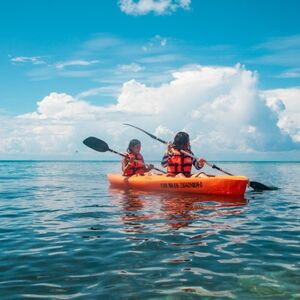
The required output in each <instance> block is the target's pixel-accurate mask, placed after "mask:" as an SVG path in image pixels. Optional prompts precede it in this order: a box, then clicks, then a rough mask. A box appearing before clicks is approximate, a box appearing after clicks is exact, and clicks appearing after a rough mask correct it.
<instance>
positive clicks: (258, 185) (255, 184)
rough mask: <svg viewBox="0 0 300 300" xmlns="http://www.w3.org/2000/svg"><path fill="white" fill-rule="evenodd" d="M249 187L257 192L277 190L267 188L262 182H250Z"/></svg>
mask: <svg viewBox="0 0 300 300" xmlns="http://www.w3.org/2000/svg"><path fill="white" fill-rule="evenodd" d="M249 185H250V186H251V187H252V188H253V189H254V190H255V191H271V190H277V189H278V188H276V187H269V186H266V185H264V184H262V183H260V182H257V181H250V183H249Z"/></svg>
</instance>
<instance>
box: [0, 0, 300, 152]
mask: <svg viewBox="0 0 300 300" xmlns="http://www.w3.org/2000/svg"><path fill="white" fill-rule="evenodd" d="M158 4H161V6H160V8H161V10H158V6H157V5H158ZM130 9H132V10H131V11H130ZM133 9H135V10H133ZM299 11H300V2H299V1H296V0H289V1H282V0H274V1H269V0H266V1H258V0H251V1H250V0H249V1H246V0H245V1H236V0H228V1H224V0H210V1H201V0H197V1H196V0H160V1H154V0H142V1H130V0H124V1H117V0H116V1H114V0H102V1H96V0H93V1H92V0H86V1H83V0H73V1H68V0H60V1H58V0H51V1H49V0H43V1H39V0H35V1H33V0H29V1H21V0H19V1H15V0H11V1H1V4H0V44H1V51H0V63H1V68H0V82H1V92H0V114H1V116H2V117H3V118H6V119H5V120H6V121H7V120H8V119H7V118H14V117H18V116H19V115H23V114H28V113H33V112H36V111H37V102H39V101H41V100H42V99H44V98H45V97H47V96H48V95H50V93H57V94H60V93H65V94H67V95H70V96H72V97H74V98H75V99H80V100H81V101H86V102H87V103H88V104H90V105H94V106H100V107H107V106H109V105H113V104H115V103H116V101H117V99H119V98H120V99H121V98H122V97H121V96H122V88H123V86H124V83H126V82H129V81H130V80H136V81H138V82H139V83H141V84H144V85H145V86H146V87H153V88H155V87H157V88H158V87H161V86H162V85H164V84H169V83H170V82H171V81H172V78H173V75H172V74H173V73H174V72H178V71H179V72H181V71H182V72H183V71H184V70H187V69H191V68H193V66H198V65H201V66H217V67H219V68H222V67H234V66H236V65H237V64H240V65H241V66H242V68H244V69H245V70H249V71H250V72H252V73H253V74H256V75H255V76H256V79H255V80H256V89H257V93H259V92H260V91H266V90H279V89H281V90H282V89H288V90H289V89H293V88H298V87H299V86H300V18H299ZM220 70H221V69H220ZM293 95H294V94H293ZM293 97H294V96H293ZM289 99H290V98H289ZM293 99H294V98H293ZM281 100H282V99H281ZM283 100H284V105H285V106H286V107H287V105H289V104H287V103H291V102H292V101H294V100H285V98H284V99H283ZM270 101H271V100H269V102H268V103H270ZM293 103H294V102H293ZM297 107H298V106H297ZM287 110H288V109H286V111H287ZM281 117H282V118H281V119H280V117H278V118H279V120H281V121H282V122H281V123H282V124H283V125H282V127H280V129H281V130H282V129H283V128H284V130H286V131H287V130H289V132H295V130H296V133H294V136H293V139H294V141H295V139H296V142H297V138H295V136H297V135H298V127H297V126H298V125H297V126H296V127H295V128H293V129H290V125H287V122H284V120H285V119H284V118H283V116H282V115H281ZM284 117H285V118H286V115H285V116H284ZM277 121H278V120H277ZM159 125H161V124H160V123H159V121H157V126H156V127H153V130H154V129H157V127H158V126H159ZM7 132H8V131H7ZM295 134H296V135H295ZM296 148H297V147H296ZM3 151H4V150H3ZM5 151H7V150H5ZM5 151H4V152H5ZM264 151H266V149H264ZM20 153H22V150H20ZM24 153H25V152H24ZM18 155H21V154H18ZM57 155H59V153H57ZM21 156H22V155H21ZM3 157H5V153H4V154H3ZM296 157H297V155H296Z"/></svg>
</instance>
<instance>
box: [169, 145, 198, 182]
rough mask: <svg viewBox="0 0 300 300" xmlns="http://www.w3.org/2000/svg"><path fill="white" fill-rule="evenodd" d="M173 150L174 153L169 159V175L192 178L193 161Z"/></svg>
mask: <svg viewBox="0 0 300 300" xmlns="http://www.w3.org/2000/svg"><path fill="white" fill-rule="evenodd" d="M172 150H173V153H172V154H171V155H170V156H169V158H168V167H167V172H168V174H170V175H173V176H175V175H177V174H179V173H182V174H183V175H185V176H188V177H189V176H191V171H192V164H193V159H192V158H191V157H190V156H188V155H186V154H184V153H181V152H180V151H179V150H177V149H174V148H173V149H172Z"/></svg>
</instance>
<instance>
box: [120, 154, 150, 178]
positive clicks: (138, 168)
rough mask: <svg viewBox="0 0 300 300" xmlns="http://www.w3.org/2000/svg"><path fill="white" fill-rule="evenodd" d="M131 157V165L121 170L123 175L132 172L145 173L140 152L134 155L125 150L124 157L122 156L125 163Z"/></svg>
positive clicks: (131, 173) (128, 174) (132, 173)
mask: <svg viewBox="0 0 300 300" xmlns="http://www.w3.org/2000/svg"><path fill="white" fill-rule="evenodd" d="M132 158H134V162H133V165H132V166H131V167H129V168H128V169H127V170H126V171H125V172H123V176H131V175H134V174H144V173H145V168H144V159H143V156H142V155H141V154H137V155H135V154H133V153H130V152H127V153H126V157H125V158H124V160H125V162H126V164H127V163H128V162H129V160H130V159H132ZM125 166H126V165H125Z"/></svg>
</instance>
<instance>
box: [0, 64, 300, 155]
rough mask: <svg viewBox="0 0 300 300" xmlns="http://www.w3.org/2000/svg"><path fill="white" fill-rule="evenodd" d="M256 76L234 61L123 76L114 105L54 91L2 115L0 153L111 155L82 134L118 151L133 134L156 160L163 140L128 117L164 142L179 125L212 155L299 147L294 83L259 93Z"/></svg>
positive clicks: (299, 106) (298, 95) (298, 94)
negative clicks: (163, 74) (28, 108)
mask: <svg viewBox="0 0 300 300" xmlns="http://www.w3.org/2000/svg"><path fill="white" fill-rule="evenodd" d="M257 81H258V75H257V74H256V73H255V72H252V71H249V70H247V69H245V68H243V67H241V66H240V65H236V66H234V67H220V66H199V65H198V66H192V67H189V68H184V69H180V70H178V71H175V72H173V78H172V80H170V81H169V82H168V83H164V84H161V85H159V86H156V87H152V86H147V85H145V84H143V83H141V82H139V81H137V80H135V79H132V80H129V81H126V82H124V84H123V86H122V88H121V91H120V93H119V95H118V97H117V99H116V102H115V103H113V104H110V105H106V106H104V105H100V104H99V105H96V104H90V103H89V102H87V101H85V100H82V99H78V98H75V97H73V96H71V95H68V94H66V93H55V92H53V93H50V94H49V95H48V96H46V97H44V98H43V99H42V100H41V101H39V102H38V103H37V109H36V111H34V112H30V113H26V114H22V115H18V116H15V117H4V116H3V117H1V122H2V124H3V126H2V128H1V130H0V138H1V143H0V157H1V158H2V159H6V158H8V157H9V158H12V157H14V158H18V159H25V158H30V159H35V158H36V159H39V158H45V159H47V158H65V159H68V158H75V157H76V155H75V153H79V154H78V155H79V156H78V157H80V158H83V159H89V158H90V159H94V158H98V159H106V158H111V156H109V155H106V154H102V155H99V153H96V152H95V151H92V150H90V149H88V148H86V147H84V146H83V145H82V140H83V139H84V138H86V137H87V136H97V137H99V138H101V139H104V140H106V141H107V142H108V143H109V146H110V147H111V148H115V149H116V150H118V151H125V149H126V146H127V144H128V141H129V140H130V139H132V138H136V137H137V138H139V139H141V140H142V145H143V149H142V153H143V154H144V156H145V158H146V159H147V158H148V159H159V158H160V157H161V155H162V153H163V149H164V147H163V145H160V144H158V143H157V142H154V141H153V140H151V139H150V138H149V137H147V136H145V135H142V134H141V133H139V132H137V131H135V130H134V129H132V128H129V127H126V126H123V125H122V123H126V122H127V123H132V124H135V125H137V126H139V127H142V128H144V129H146V130H148V131H150V132H152V133H155V134H156V135H158V136H160V137H161V138H163V139H166V140H172V138H173V136H174V134H175V133H176V132H177V131H180V130H184V131H186V132H188V133H189V134H190V137H191V142H192V148H193V150H194V152H195V153H197V154H199V155H201V156H204V157H208V158H210V159H214V160H216V159H219V160H222V159H231V160H234V159H247V157H248V159H251V158H253V157H256V158H258V159H259V158H260V157H264V158H266V157H268V154H269V153H275V157H276V153H287V152H286V151H296V152H297V151H299V150H300V121H299V120H300V102H299V99H300V88H287V89H274V90H267V91H260V90H259V89H258V88H257ZM77 151H78V152H77ZM297 153H298V154H299V152H297ZM286 156H287V155H285V157H286ZM298 157H300V155H298ZM115 158H116V157H115Z"/></svg>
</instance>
